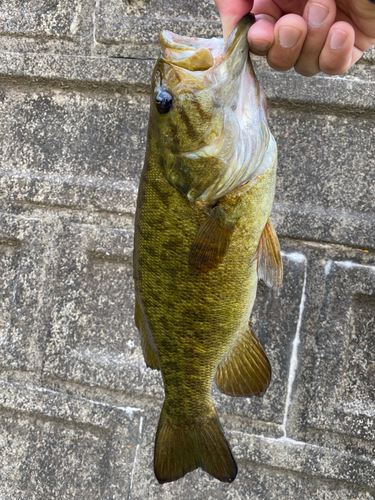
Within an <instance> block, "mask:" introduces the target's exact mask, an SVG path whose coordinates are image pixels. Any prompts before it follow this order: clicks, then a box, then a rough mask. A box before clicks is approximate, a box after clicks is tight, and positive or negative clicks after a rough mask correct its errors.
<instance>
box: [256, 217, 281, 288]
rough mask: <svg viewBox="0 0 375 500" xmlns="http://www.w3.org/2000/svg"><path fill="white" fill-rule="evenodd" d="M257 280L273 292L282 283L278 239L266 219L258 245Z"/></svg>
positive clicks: (269, 221)
mask: <svg viewBox="0 0 375 500" xmlns="http://www.w3.org/2000/svg"><path fill="white" fill-rule="evenodd" d="M257 258H258V278H259V279H260V280H262V281H263V282H264V283H265V284H266V285H267V286H269V287H270V288H272V289H273V290H278V289H279V288H280V286H281V283H282V282H283V261H282V259H281V254H280V244H279V239H278V237H277V235H276V233H275V230H274V228H273V227H272V223H271V220H270V219H268V221H267V223H266V225H265V226H264V229H263V233H262V236H261V237H260V241H259V245H258V252H257Z"/></svg>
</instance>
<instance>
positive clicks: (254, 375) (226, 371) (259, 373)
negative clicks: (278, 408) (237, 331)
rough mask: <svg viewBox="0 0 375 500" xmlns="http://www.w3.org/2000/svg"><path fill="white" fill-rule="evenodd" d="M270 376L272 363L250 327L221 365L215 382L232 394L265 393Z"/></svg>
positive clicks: (251, 394) (225, 392) (250, 394)
mask: <svg viewBox="0 0 375 500" xmlns="http://www.w3.org/2000/svg"><path fill="white" fill-rule="evenodd" d="M270 380H271V365H270V363H269V361H268V358H267V356H266V355H265V353H264V351H263V349H262V346H261V345H260V344H259V341H258V339H257V338H256V336H255V335H254V333H253V331H252V330H251V328H250V325H249V327H248V329H247V330H246V331H245V332H244V333H243V334H242V335H241V336H240V338H239V339H238V342H237V344H236V345H235V346H234V348H233V350H232V352H231V353H230V354H229V356H228V357H227V359H225V360H224V361H223V362H222V363H221V364H220V365H219V367H218V369H217V372H216V377H215V382H216V385H217V387H218V389H219V390H220V391H221V392H223V393H224V394H228V395H229V396H246V397H251V396H263V394H264V393H265V392H266V390H267V388H268V386H269V383H270Z"/></svg>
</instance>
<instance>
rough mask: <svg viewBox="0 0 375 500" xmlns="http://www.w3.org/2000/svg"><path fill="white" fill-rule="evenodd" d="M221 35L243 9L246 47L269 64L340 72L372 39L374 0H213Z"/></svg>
mask: <svg viewBox="0 0 375 500" xmlns="http://www.w3.org/2000/svg"><path fill="white" fill-rule="evenodd" d="M215 3H216V6H217V8H218V9H219V13H220V18H221V21H222V25H223V31H224V38H226V37H227V36H228V35H229V33H231V31H232V29H233V27H234V26H236V24H237V23H238V21H239V19H241V18H242V17H243V16H244V15H245V14H246V13H247V12H249V11H250V10H251V11H252V12H253V13H254V14H255V17H256V20H257V22H256V23H255V24H254V25H253V26H252V27H251V28H250V29H249V32H248V41H249V46H250V50H251V51H252V52H253V53H254V54H257V55H266V56H267V61H268V64H269V65H270V66H271V68H273V69H276V70H278V71H287V70H289V69H291V68H293V67H294V69H295V70H296V71H297V73H300V74H301V75H303V76H313V75H315V74H317V73H319V72H320V71H322V72H324V73H327V74H329V75H339V74H343V73H345V72H346V71H347V70H348V69H349V68H350V67H351V66H353V64H355V63H356V62H357V61H358V59H359V58H360V57H361V56H362V54H363V53H364V51H366V50H368V49H370V48H371V47H372V46H373V45H374V44H375V3H374V2H373V1H370V0H336V1H334V0H254V1H252V0H215Z"/></svg>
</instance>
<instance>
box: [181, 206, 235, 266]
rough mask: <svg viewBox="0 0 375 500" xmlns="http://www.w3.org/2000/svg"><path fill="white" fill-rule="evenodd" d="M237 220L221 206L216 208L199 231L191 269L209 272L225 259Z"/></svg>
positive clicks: (190, 257)
mask: <svg viewBox="0 0 375 500" xmlns="http://www.w3.org/2000/svg"><path fill="white" fill-rule="evenodd" d="M236 222H237V219H235V218H232V217H229V216H228V215H227V214H226V213H225V212H224V210H223V209H222V208H221V207H220V205H216V207H214V208H213V209H212V210H211V212H210V214H209V216H208V217H207V219H206V220H205V221H204V222H203V224H202V225H201V226H200V228H199V229H198V233H197V235H196V237H195V240H194V243H193V246H192V248H191V251H190V256H189V266H190V269H193V270H195V271H201V272H208V271H210V270H212V269H215V268H216V267H217V266H218V265H219V264H220V263H221V262H222V261H223V259H224V256H225V254H226V251H227V249H228V246H229V243H230V240H231V237H232V234H233V231H234V229H235V226H236Z"/></svg>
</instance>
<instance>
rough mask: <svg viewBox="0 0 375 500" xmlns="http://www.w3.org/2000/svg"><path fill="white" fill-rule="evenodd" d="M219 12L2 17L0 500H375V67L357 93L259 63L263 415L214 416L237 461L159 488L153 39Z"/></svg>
mask: <svg viewBox="0 0 375 500" xmlns="http://www.w3.org/2000/svg"><path fill="white" fill-rule="evenodd" d="M161 28H168V29H171V30H173V31H177V32H180V33H183V34H190V35H199V36H206V37H211V36H215V35H216V36H220V32H221V29H220V23H219V18H218V15H217V12H216V9H215V6H214V4H213V2H212V1H210V0H204V1H201V0H186V1H184V2H183V3H181V2H169V1H167V0H43V1H36V0H4V1H2V2H0V124H1V125H0V126H1V134H0V499H1V500H21V499H22V500H26V499H27V500H34V499H35V500H50V499H59V500H63V499H64V500H65V499H66V500H68V499H69V500H73V499H74V500H75V499H88V500H96V499H108V500H109V499H111V500H112V499H113V500H115V499H119V500H120V499H121V500H127V499H131V500H133V499H142V500H143V499H166V500H169V499H182V500H183V499H190V498H194V499H202V500H203V499H204V500H209V499H212V500H214V499H215V500H220V499H233V500H235V499H246V500H263V499H266V500H268V499H278V500H299V499H302V498H304V499H312V500H321V499H327V500H349V499H356V500H367V499H371V498H375V461H374V448H375V425H374V423H375V389H374V387H375V386H374V375H375V340H374V339H375V319H374V314H375V253H374V252H375V213H374V199H375V160H374V152H375V139H374V138H375V126H374V117H375V101H374V97H373V96H374V92H375V76H374V74H375V73H374V64H375V51H374V50H372V51H369V53H367V54H366V55H365V56H364V57H363V59H362V60H361V61H360V62H359V63H358V64H357V65H356V66H355V67H354V68H353V69H352V70H350V72H348V73H347V74H346V75H345V76H343V77H327V76H324V75H319V76H316V77H314V78H311V79H307V78H303V77H301V76H299V75H297V74H295V73H294V72H293V71H291V72H288V73H285V74H280V73H276V72H274V71H272V70H271V69H270V68H269V67H268V66H267V64H266V63H265V61H264V60H262V59H260V58H255V59H254V60H255V67H256V70H257V73H258V75H259V78H260V80H261V81H262V83H263V86H264V88H265V92H266V95H267V97H268V103H269V116H270V126H271V128H272V131H273V133H274V135H275V137H276V140H277V143H278V147H279V172H278V184H277V195H276V200H275V207H274V221H275V225H276V227H277V230H278V234H279V236H280V241H281V246H282V250H283V259H284V266H285V279H284V284H283V287H282V289H281V290H280V292H279V293H277V294H275V293H273V292H271V291H269V290H268V289H266V288H264V287H262V286H260V287H259V292H258V297H257V301H256V305H255V309H254V313H253V324H254V329H255V331H256V332H257V334H258V336H259V338H260V340H261V342H262V343H263V345H264V347H265V350H266V352H267V354H268V355H269V358H270V361H271V363H272V367H273V380H272V383H271V386H270V388H269V390H268V392H267V394H266V395H265V396H264V397H263V398H262V399H257V398H255V399H252V400H249V399H238V398H237V399H236V398H230V397H226V396H224V395H222V394H219V392H218V391H217V390H216V389H214V397H215V401H216V406H217V408H218V410H219V412H220V418H221V421H222V423H223V426H224V428H225V430H226V432H227V435H228V438H229V441H230V443H231V445H232V447H233V452H234V455H235V456H236V458H237V461H238V465H239V475H238V477H237V479H236V481H235V482H234V483H233V484H232V485H226V484H221V483H219V482H218V481H216V480H214V479H212V478H210V477H209V476H208V475H207V474H205V473H203V472H202V471H195V472H193V473H191V474H189V475H188V476H186V477H185V478H184V479H182V480H180V481H178V482H176V483H173V484H168V485H163V486H160V485H159V484H158V483H157V481H156V480H155V478H154V475H153V469H152V461H153V442H154V436H155V431H156V425H157V420H158V415H159V411H160V407H161V403H162V400H163V388H162V383H161V377H160V375H159V374H158V373H157V372H154V371H152V370H150V369H146V367H145V364H144V361H143V358H142V354H141V347H140V341H139V338H138V334H137V331H136V328H135V326H134V322H133V300H134V290H133V282H132V263H131V257H132V235H133V221H134V210H135V200H136V193H137V184H138V180H139V175H140V171H141V168H142V163H143V155H144V151H145V140H146V127H147V117H148V101H149V96H148V92H149V79H150V73H151V70H152V67H153V65H154V60H155V58H156V57H157V55H158V46H157V33H158V31H159V30H160V29H161Z"/></svg>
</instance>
